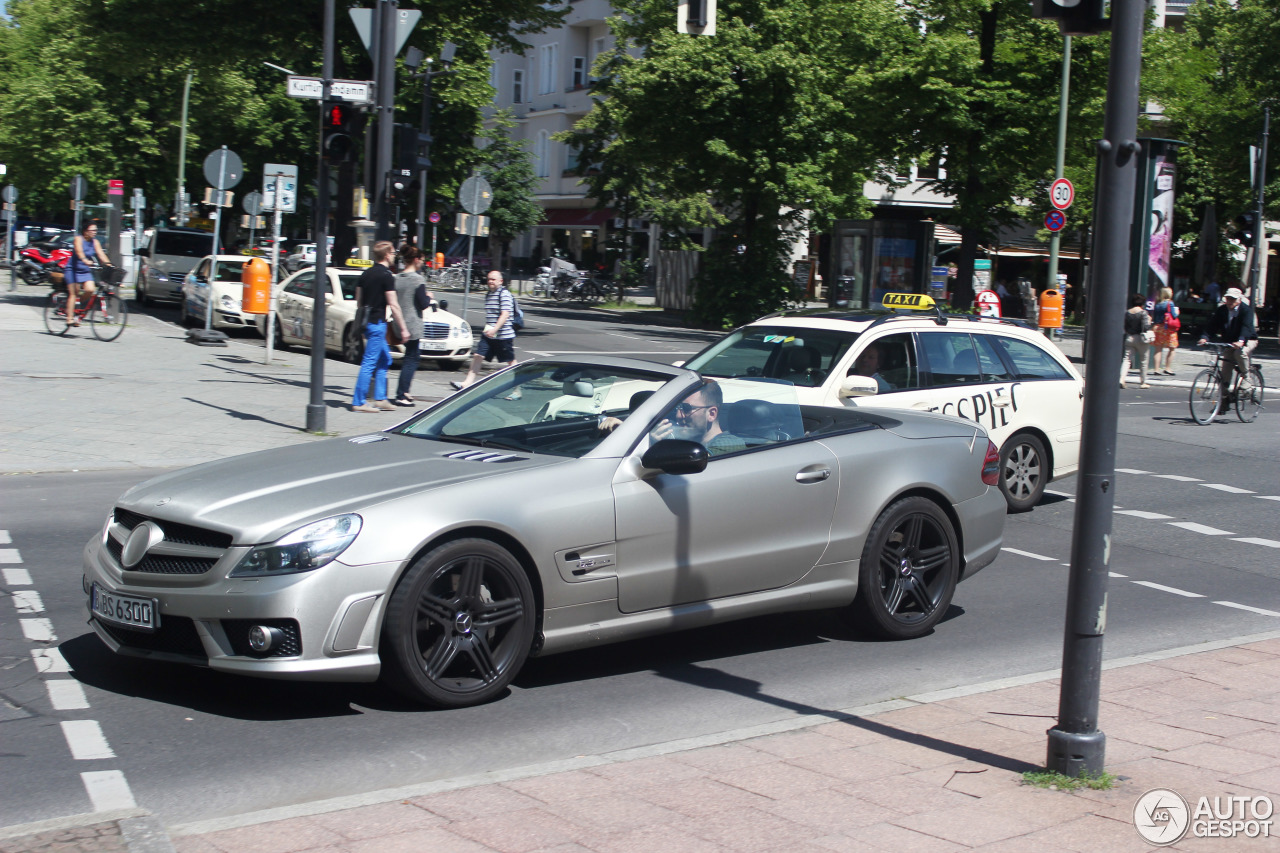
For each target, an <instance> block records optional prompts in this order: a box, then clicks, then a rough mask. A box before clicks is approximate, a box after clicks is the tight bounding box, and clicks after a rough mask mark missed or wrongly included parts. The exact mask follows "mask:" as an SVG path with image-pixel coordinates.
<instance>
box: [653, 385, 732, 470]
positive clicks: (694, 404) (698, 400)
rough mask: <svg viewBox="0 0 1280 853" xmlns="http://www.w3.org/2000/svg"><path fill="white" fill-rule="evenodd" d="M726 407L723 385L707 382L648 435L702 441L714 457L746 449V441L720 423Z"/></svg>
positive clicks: (654, 438)
mask: <svg viewBox="0 0 1280 853" xmlns="http://www.w3.org/2000/svg"><path fill="white" fill-rule="evenodd" d="M723 407H724V393H723V392H722V391H721V390H720V386H719V385H718V384H716V383H715V382H708V383H706V384H705V385H703V386H702V387H701V388H699V389H698V390H696V391H694V392H693V393H692V394H690V395H689V396H687V397H685V398H684V401H683V402H680V403H677V404H676V405H675V406H673V407H672V408H671V409H670V410H669V411H668V412H667V414H666V415H665V416H664V417H663V419H662V420H661V421H660V422H659V423H658V425H657V426H656V427H654V428H653V430H652V432H650V433H649V434H650V436H652V438H653V440H654V441H662V440H663V439H664V438H682V439H686V440H688V441H696V442H699V443H700V444H702V445H703V446H704V447H706V448H707V452H708V453H710V454H711V455H712V456H719V455H721V454H723V453H736V452H737V451H739V450H745V449H746V447H747V445H746V443H745V442H744V441H743V440H742V439H741V438H739V437H738V436H736V435H733V434H732V433H729V432H725V431H724V429H723V427H722V426H721V423H720V414H721V411H722V409H723Z"/></svg>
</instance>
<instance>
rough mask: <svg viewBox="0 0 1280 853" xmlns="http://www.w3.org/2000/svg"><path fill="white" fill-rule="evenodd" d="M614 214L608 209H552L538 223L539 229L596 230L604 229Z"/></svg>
mask: <svg viewBox="0 0 1280 853" xmlns="http://www.w3.org/2000/svg"><path fill="white" fill-rule="evenodd" d="M613 217H614V212H613V211H612V210H610V209H608V208H606V209H604V210H591V209H588V208H582V207H573V208H563V207H558V208H552V209H551V210H548V211H547V212H546V216H545V217H544V218H543V220H542V221H541V222H539V223H538V225H537V227H539V228H568V229H574V228H578V229H596V228H600V227H602V226H603V225H604V224H605V223H606V222H608V221H609V220H610V219H613Z"/></svg>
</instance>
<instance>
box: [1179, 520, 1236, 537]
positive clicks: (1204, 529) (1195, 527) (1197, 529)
mask: <svg viewBox="0 0 1280 853" xmlns="http://www.w3.org/2000/svg"><path fill="white" fill-rule="evenodd" d="M1169 524H1170V525H1171V526H1173V527H1181V528H1182V529H1183V530H1190V531H1191V532H1192V533H1203V534H1204V535H1205V536H1235V534H1234V533H1232V532H1231V531H1230V530H1219V529H1218V528H1216V527H1209V526H1208V525H1206V524H1196V523H1195V522H1194V521H1170V522H1169Z"/></svg>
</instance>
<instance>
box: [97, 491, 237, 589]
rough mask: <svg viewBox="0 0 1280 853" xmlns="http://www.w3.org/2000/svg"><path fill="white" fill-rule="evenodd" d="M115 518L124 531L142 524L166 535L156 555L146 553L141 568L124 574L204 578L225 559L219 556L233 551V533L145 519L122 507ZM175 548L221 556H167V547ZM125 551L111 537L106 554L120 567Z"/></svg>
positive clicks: (138, 567)
mask: <svg viewBox="0 0 1280 853" xmlns="http://www.w3.org/2000/svg"><path fill="white" fill-rule="evenodd" d="M114 518H115V522H116V524H118V525H120V526H121V527H123V528H124V529H125V530H133V529H134V528H135V527H137V526H138V525H139V524H141V523H142V522H144V521H150V522H151V523H152V524H156V525H158V526H159V527H160V529H161V530H163V531H164V542H163V543H161V544H159V545H157V546H156V547H155V549H154V550H153V551H150V552H149V553H147V555H146V556H145V557H143V558H142V560H141V561H140V562H139V563H138V565H136V566H133V567H132V568H128V569H125V571H130V572H143V573H146V574H157V575H201V574H204V573H205V572H207V571H209V570H210V569H212V568H213V567H214V566H215V565H216V564H217V562H218V560H219V559H221V557H222V554H221V553H220V552H222V551H225V550H226V549H227V548H230V547H231V534H230V533H222V532H220V531H217V530H206V529H204V528H203V527H193V526H191V525H189V524H179V523H178V522H176V521H163V520H161V519H157V518H147V517H146V516H144V515H139V514H138V513H136V512H132V511H130V510H127V509H122V508H121V507H116V508H115V514H114ZM172 545H177V546H194V547H197V548H205V549H208V550H210V551H215V552H219V553H211V554H208V555H203V554H174V553H165V547H166V546H172ZM123 551H124V543H123V542H122V541H118V540H117V539H116V537H115V536H112V535H108V536H107V553H109V554H110V555H111V557H112V559H114V560H115V561H116V563H117V564H119V563H120V556H121V554H122V553H123ZM121 568H124V566H123V564H121Z"/></svg>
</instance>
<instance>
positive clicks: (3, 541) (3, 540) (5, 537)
mask: <svg viewBox="0 0 1280 853" xmlns="http://www.w3.org/2000/svg"><path fill="white" fill-rule="evenodd" d="M12 544H13V540H12V539H10V538H9V531H7V530H0V545H12Z"/></svg>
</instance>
